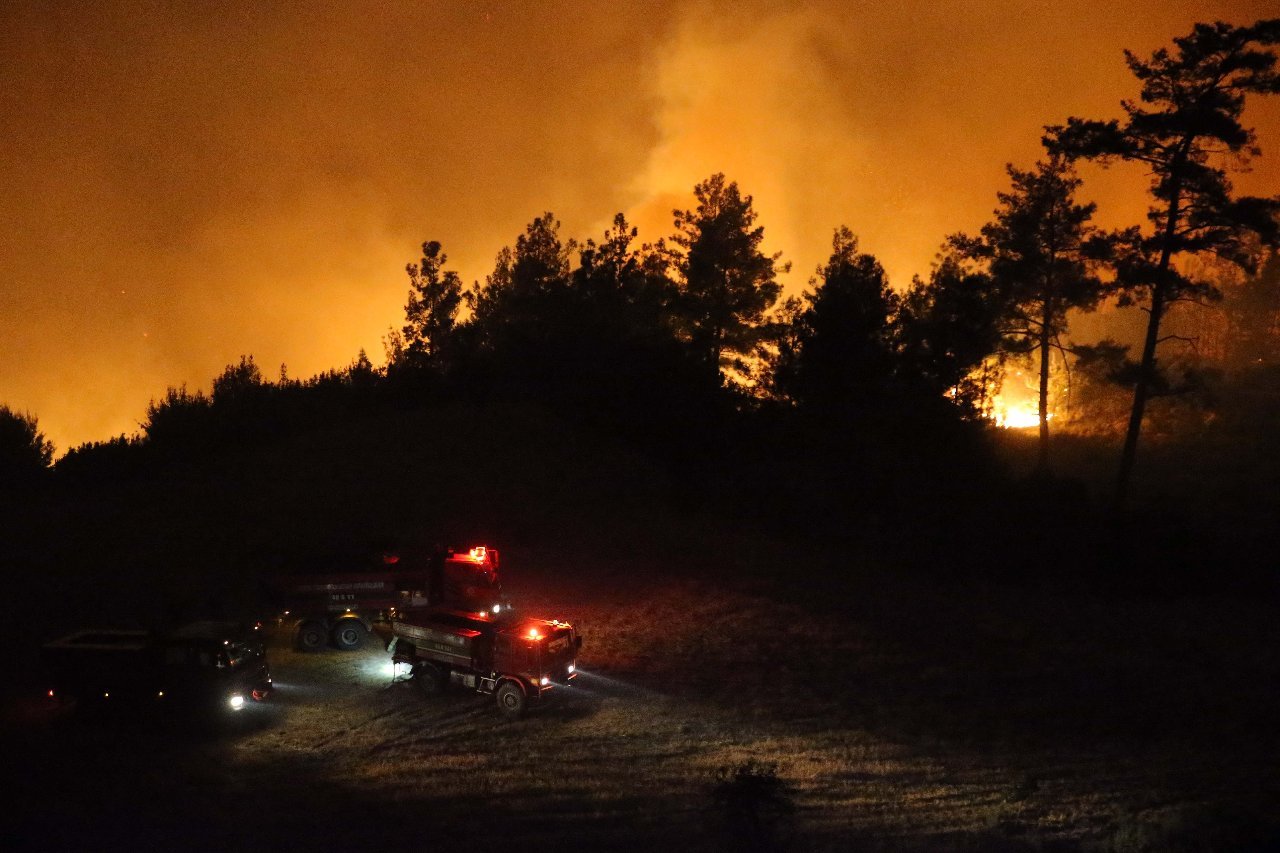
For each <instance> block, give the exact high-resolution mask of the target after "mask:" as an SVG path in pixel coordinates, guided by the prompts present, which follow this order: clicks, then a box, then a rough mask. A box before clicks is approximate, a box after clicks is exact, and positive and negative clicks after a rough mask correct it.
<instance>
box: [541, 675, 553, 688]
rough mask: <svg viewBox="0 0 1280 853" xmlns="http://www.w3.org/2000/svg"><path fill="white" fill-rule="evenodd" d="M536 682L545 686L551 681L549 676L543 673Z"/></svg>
mask: <svg viewBox="0 0 1280 853" xmlns="http://www.w3.org/2000/svg"><path fill="white" fill-rule="evenodd" d="M538 683H539V684H541V685H542V686H543V687H546V686H547V685H548V684H550V683H551V678H550V676H546V675H544V676H542V680H541V681H539V682H538Z"/></svg>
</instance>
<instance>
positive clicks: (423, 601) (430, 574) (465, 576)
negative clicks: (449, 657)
mask: <svg viewBox="0 0 1280 853" xmlns="http://www.w3.org/2000/svg"><path fill="white" fill-rule="evenodd" d="M266 586H267V598H268V600H269V601H271V602H272V604H273V606H274V609H275V614H276V619H277V621H278V622H279V623H280V624H281V625H284V626H287V627H288V628H289V629H290V630H291V631H292V632H293V637H294V643H295V645H296V646H297V648H299V649H301V650H302V651H318V650H320V649H323V648H325V647H326V646H332V647H335V648H338V649H342V650H350V649H357V648H359V647H360V646H361V645H363V644H364V641H365V639H366V638H367V637H368V635H369V632H370V631H371V630H373V627H374V625H376V624H378V623H381V622H385V621H386V620H387V618H388V615H389V614H390V613H391V612H393V611H395V612H399V613H413V612H415V611H419V610H424V609H429V608H435V607H455V608H460V609H464V610H492V609H493V608H494V607H495V606H496V607H499V608H501V607H502V584H501V583H500V582H499V580H498V552H497V550H496V549H493V548H487V547H484V546H479V547H476V548H471V549H469V550H466V551H453V550H447V551H446V550H436V551H434V552H432V553H431V554H429V555H428V556H426V557H425V558H402V556H401V555H399V554H391V553H389V554H385V555H383V557H382V561H381V564H380V565H379V566H378V567H377V568H375V569H372V570H369V571H361V570H352V571H346V572H333V573H326V574H290V575H279V576H276V577H273V578H270V579H268V581H267V584H266Z"/></svg>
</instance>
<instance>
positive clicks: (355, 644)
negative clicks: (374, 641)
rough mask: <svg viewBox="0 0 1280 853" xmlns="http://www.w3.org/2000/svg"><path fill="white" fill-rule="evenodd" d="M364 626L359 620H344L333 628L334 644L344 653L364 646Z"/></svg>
mask: <svg viewBox="0 0 1280 853" xmlns="http://www.w3.org/2000/svg"><path fill="white" fill-rule="evenodd" d="M364 637H365V631H364V625H361V624H360V621H359V620H358V619H343V620H342V621H341V622H339V623H338V624H337V625H334V626H333V644H334V645H335V646H337V647H338V648H339V649H341V650H342V651H344V652H349V651H354V650H355V649H358V648H360V647H361V646H362V645H364Z"/></svg>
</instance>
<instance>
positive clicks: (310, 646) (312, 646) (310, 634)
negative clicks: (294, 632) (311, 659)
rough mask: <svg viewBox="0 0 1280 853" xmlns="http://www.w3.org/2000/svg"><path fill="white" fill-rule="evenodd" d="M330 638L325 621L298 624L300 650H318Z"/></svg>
mask: <svg viewBox="0 0 1280 853" xmlns="http://www.w3.org/2000/svg"><path fill="white" fill-rule="evenodd" d="M328 639H329V632H328V631H326V630H325V629H324V623H323V622H303V623H302V624H301V625H299V626H298V651H300V652H318V651H320V649H322V648H324V645H325V643H326V642H327V641H328Z"/></svg>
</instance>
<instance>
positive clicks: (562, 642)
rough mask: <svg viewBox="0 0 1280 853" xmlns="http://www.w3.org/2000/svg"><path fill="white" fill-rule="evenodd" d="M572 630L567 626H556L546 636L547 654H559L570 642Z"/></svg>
mask: <svg viewBox="0 0 1280 853" xmlns="http://www.w3.org/2000/svg"><path fill="white" fill-rule="evenodd" d="M571 634H572V631H570V630H569V629H568V628H558V629H556V630H555V631H554V632H552V634H551V635H550V636H548V637H547V654H551V655H554V654H559V653H560V652H562V651H564V650H565V649H567V648H569V643H570V642H571V636H570V635H571Z"/></svg>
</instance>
